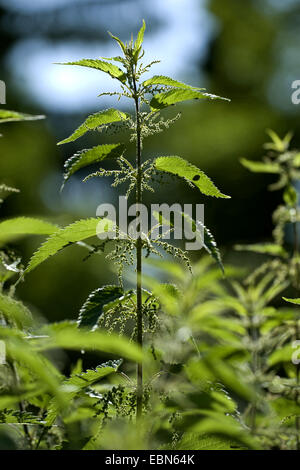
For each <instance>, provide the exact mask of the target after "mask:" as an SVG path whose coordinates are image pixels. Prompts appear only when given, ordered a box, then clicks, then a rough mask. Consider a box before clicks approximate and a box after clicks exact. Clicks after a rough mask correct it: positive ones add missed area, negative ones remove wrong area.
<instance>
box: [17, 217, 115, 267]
mask: <svg viewBox="0 0 300 470" xmlns="http://www.w3.org/2000/svg"><path fill="white" fill-rule="evenodd" d="M113 226H114V224H113V222H112V221H111V220H109V219H100V218H98V219H96V218H91V219H85V220H78V221H77V222H74V223H73V224H71V225H68V226H67V227H65V228H61V229H59V230H57V231H56V232H55V233H53V234H52V235H51V236H50V237H49V238H48V239H47V240H46V241H45V243H43V244H42V245H41V246H40V248H39V249H38V250H37V251H36V252H35V253H34V255H33V256H32V258H31V260H30V262H29V264H28V266H27V268H26V270H25V273H28V272H30V271H32V270H33V269H34V268H36V267H37V266H38V265H39V264H41V263H42V262H43V261H45V260H46V259H48V258H49V257H50V256H53V255H55V254H56V253H57V252H58V251H59V250H61V249H62V248H64V247H66V246H68V245H71V244H72V243H76V242H79V241H82V240H85V239H87V238H90V237H93V236H96V235H97V234H100V233H104V232H109V231H111V230H112V229H113Z"/></svg>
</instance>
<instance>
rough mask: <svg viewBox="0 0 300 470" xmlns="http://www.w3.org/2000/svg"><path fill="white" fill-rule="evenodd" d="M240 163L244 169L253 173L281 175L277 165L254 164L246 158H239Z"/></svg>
mask: <svg viewBox="0 0 300 470" xmlns="http://www.w3.org/2000/svg"><path fill="white" fill-rule="evenodd" d="M240 162H241V164H242V165H243V166H244V167H245V168H247V169H248V170H250V171H253V172H254V173H276V174H277V173H281V169H280V165H278V163H265V162H255V161H252V160H247V159H246V158H241V159H240Z"/></svg>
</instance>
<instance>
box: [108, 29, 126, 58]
mask: <svg viewBox="0 0 300 470" xmlns="http://www.w3.org/2000/svg"><path fill="white" fill-rule="evenodd" d="M108 34H109V35H110V37H111V38H113V39H114V40H115V41H117V43H118V44H119V46H120V48H121V50H122V51H123V52H124V55H125V54H126V47H125V44H124V43H123V42H122V41H121V39H120V38H118V37H117V36H114V35H113V34H111V32H110V31H108Z"/></svg>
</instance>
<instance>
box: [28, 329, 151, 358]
mask: <svg viewBox="0 0 300 470" xmlns="http://www.w3.org/2000/svg"><path fill="white" fill-rule="evenodd" d="M42 333H43V334H44V335H47V338H41V339H37V340H35V348H36V349H37V350H38V351H46V350H49V349H55V348H57V347H59V348H64V349H74V350H77V351H78V350H79V351H81V350H88V351H99V352H101V353H103V352H104V353H109V354H116V355H117V356H119V357H120V356H121V357H125V358H127V359H129V360H132V361H135V362H141V361H142V359H143V352H142V350H141V348H140V347H139V346H138V345H137V344H135V343H134V342H132V341H130V340H129V339H127V338H125V337H121V336H119V335H117V334H114V333H110V334H108V333H106V332H103V331H99V330H96V331H89V330H85V329H84V328H82V329H79V328H78V327H77V325H76V324H74V325H69V324H63V325H62V326H60V325H59V324H57V325H47V326H46V327H44V328H43V329H42Z"/></svg>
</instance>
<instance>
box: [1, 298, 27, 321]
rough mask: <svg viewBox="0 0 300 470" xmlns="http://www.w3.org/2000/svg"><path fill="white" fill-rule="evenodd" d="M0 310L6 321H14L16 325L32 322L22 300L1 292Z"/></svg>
mask: <svg viewBox="0 0 300 470" xmlns="http://www.w3.org/2000/svg"><path fill="white" fill-rule="evenodd" d="M0 312H1V313H2V314H3V315H4V317H5V318H7V319H8V321H13V322H16V323H17V324H18V325H21V326H30V325H31V324H32V316H31V313H30V311H29V310H28V308H27V307H25V305H24V304H23V303H22V302H19V301H18V300H16V299H13V298H12V297H9V296H8V295H4V294H1V293H0Z"/></svg>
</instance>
